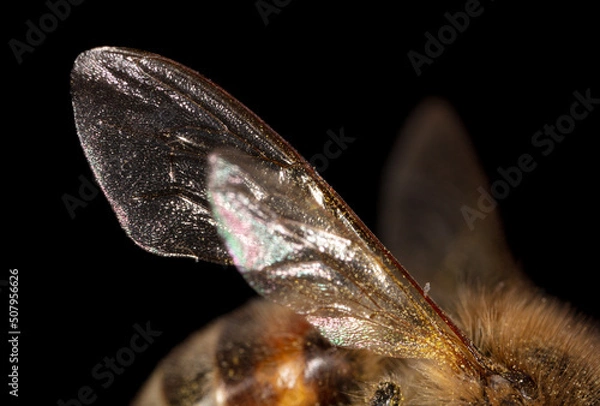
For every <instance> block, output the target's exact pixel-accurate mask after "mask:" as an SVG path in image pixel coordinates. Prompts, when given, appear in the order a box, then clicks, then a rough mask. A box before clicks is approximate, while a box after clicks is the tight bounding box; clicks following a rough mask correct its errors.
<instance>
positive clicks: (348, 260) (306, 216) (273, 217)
mask: <svg viewBox="0 0 600 406" xmlns="http://www.w3.org/2000/svg"><path fill="white" fill-rule="evenodd" d="M210 165H211V167H212V168H211V171H210V178H209V182H208V187H209V195H210V201H211V203H212V205H213V209H212V210H213V212H214V215H215V218H216V220H217V223H218V225H219V230H220V232H221V235H222V236H223V238H224V240H225V242H226V245H227V247H228V248H229V251H230V253H231V255H232V257H233V258H234V262H235V264H236V265H237V266H238V267H239V269H240V271H241V272H242V274H243V275H244V276H245V278H246V279H247V280H248V282H249V283H250V284H251V286H252V287H253V288H254V289H255V290H256V291H258V292H259V293H260V294H261V295H263V296H265V297H266V298H268V299H271V300H273V301H275V302H277V303H279V304H282V305H285V306H288V307H291V308H292V309H294V310H295V311H296V312H298V313H300V314H303V315H305V316H306V318H307V320H308V321H309V322H311V323H312V324H313V325H315V326H317V327H318V328H319V329H320V331H321V332H322V333H323V335H324V336H325V337H327V338H328V339H329V340H331V341H332V342H333V343H334V344H335V345H338V346H345V347H352V348H365V349H369V350H372V351H375V352H378V353H380V354H383V355H388V356H395V357H419V358H422V357H429V358H436V359H449V358H454V357H456V354H454V353H453V352H452V346H453V345H456V342H455V341H456V340H455V337H454V338H452V337H451V336H449V335H447V333H446V332H445V331H444V330H443V328H442V324H443V323H442V322H441V320H440V319H439V318H438V316H437V315H436V314H435V313H434V312H433V311H432V309H431V307H430V305H429V304H428V303H427V302H426V301H425V300H424V298H423V296H422V295H420V293H419V292H418V291H417V290H415V289H414V287H413V286H411V284H410V282H409V281H408V280H406V279H405V278H404V277H403V276H402V275H401V274H400V273H398V272H392V271H391V270H390V268H389V265H388V264H387V263H386V262H387V261H386V259H385V257H384V256H383V255H381V253H377V252H374V251H373V250H372V249H371V247H369V245H368V244H366V243H365V241H363V240H362V239H360V238H358V237H357V234H356V233H355V232H354V231H353V230H352V229H351V228H349V227H348V222H347V221H345V219H344V217H343V215H340V213H336V212H335V211H331V210H330V207H328V205H329V201H330V200H329V199H330V196H328V195H327V193H326V191H324V190H323V189H321V188H320V187H319V185H318V184H317V183H316V182H315V180H314V179H313V178H312V177H311V176H309V175H308V174H307V173H306V172H305V171H304V170H303V168H301V167H300V168H299V167H287V168H282V167H279V166H277V165H273V164H272V163H267V162H265V161H258V160H256V159H253V158H250V157H248V156H247V155H244V154H243V153H240V152H238V151H226V152H224V153H219V154H213V155H212V156H211V157H210ZM452 344H453V345H452Z"/></svg>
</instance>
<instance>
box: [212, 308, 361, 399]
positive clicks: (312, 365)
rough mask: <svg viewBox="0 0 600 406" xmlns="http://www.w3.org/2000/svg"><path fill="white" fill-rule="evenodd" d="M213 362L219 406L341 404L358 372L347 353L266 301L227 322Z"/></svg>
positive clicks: (299, 317) (297, 317)
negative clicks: (215, 365) (215, 364)
mask: <svg viewBox="0 0 600 406" xmlns="http://www.w3.org/2000/svg"><path fill="white" fill-rule="evenodd" d="M216 359H217V368H216V370H217V374H216V380H217V381H218V382H217V387H216V398H217V399H218V400H219V402H221V403H217V404H218V405H221V404H222V405H224V406H225V405H227V406H234V405H235V406H255V405H257V406H258V405H263V406H266V405H273V406H304V405H306V406H309V405H310V406H313V405H319V406H327V405H332V406H333V405H347V404H350V400H349V392H350V391H352V389H353V388H352V385H353V382H355V378H356V374H357V373H359V371H358V370H357V368H356V367H355V366H354V363H353V362H352V361H353V354H352V353H351V352H348V351H344V350H340V349H337V348H335V347H332V346H331V344H329V343H328V342H327V341H326V340H325V339H324V338H323V337H322V336H321V335H320V334H319V333H318V332H317V331H316V330H315V329H314V328H313V327H312V326H311V325H310V324H309V323H308V322H307V321H306V320H305V319H304V318H303V317H301V316H298V315H296V314H295V313H292V312H290V311H288V310H286V309H284V308H280V307H278V306H276V305H272V304H270V303H266V302H255V303H252V304H251V305H250V306H247V307H246V308H244V309H242V310H241V311H239V312H237V313H234V314H233V315H232V316H230V317H229V318H228V319H227V321H226V323H225V325H224V327H223V331H222V338H221V340H219V344H218V346H217V351H216Z"/></svg>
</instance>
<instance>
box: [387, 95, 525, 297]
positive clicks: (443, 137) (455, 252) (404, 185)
mask: <svg viewBox="0 0 600 406" xmlns="http://www.w3.org/2000/svg"><path fill="white" fill-rule="evenodd" d="M382 184H383V185H384V186H383V188H382V194H381V199H380V201H381V204H380V211H379V212H380V213H381V217H380V223H379V230H380V232H381V238H382V241H383V242H384V243H385V244H386V246H387V247H388V248H389V249H390V250H391V251H392V253H393V254H394V255H396V256H397V257H398V258H401V260H402V264H403V265H404V266H405V267H406V268H407V269H408V270H409V271H410V272H411V274H412V275H413V276H414V277H415V279H416V280H417V281H418V282H419V283H421V284H425V283H427V282H430V284H431V290H430V292H429V294H430V295H431V296H433V298H434V299H435V300H436V302H438V303H441V304H442V305H444V304H447V303H449V302H450V301H451V300H452V298H453V297H454V296H455V295H456V287H457V285H458V284H459V283H461V282H464V281H465V280H469V281H478V282H480V283H490V284H493V283H497V282H499V281H501V280H502V279H505V278H512V277H514V275H515V269H516V267H515V264H514V260H513V257H512V255H511V253H510V251H509V248H508V245H507V244H506V241H505V239H504V233H503V230H502V224H501V221H500V217H499V214H498V210H497V209H490V210H486V211H482V209H481V207H480V203H479V201H478V200H479V199H481V196H482V193H487V190H488V179H487V177H486V176H485V174H484V171H483V169H482V167H481V165H480V163H479V162H478V159H477V156H476V154H475V151H474V149H473V147H472V145H471V143H470V141H469V138H468V135H467V132H466V131H465V129H464V127H463V125H462V123H461V122H460V120H459V119H458V117H457V115H456V114H455V112H454V111H453V110H452V109H451V107H450V106H449V105H448V104H447V103H446V102H444V101H442V100H440V99H429V100H426V101H424V102H423V103H422V104H421V105H420V106H418V107H417V108H416V109H415V111H414V112H413V113H412V115H411V116H410V118H409V119H408V120H407V122H406V124H405V125H404V127H403V129H402V130H401V132H400V136H399V138H398V141H397V143H396V145H395V146H394V147H393V149H392V152H391V154H390V157H389V160H388V164H387V167H386V169H385V170H384V179H383V183H382ZM482 191H483V192H482ZM484 203H485V204H486V205H487V206H486V207H490V203H489V202H484ZM406 230H410V232H408V233H407V232H406Z"/></svg>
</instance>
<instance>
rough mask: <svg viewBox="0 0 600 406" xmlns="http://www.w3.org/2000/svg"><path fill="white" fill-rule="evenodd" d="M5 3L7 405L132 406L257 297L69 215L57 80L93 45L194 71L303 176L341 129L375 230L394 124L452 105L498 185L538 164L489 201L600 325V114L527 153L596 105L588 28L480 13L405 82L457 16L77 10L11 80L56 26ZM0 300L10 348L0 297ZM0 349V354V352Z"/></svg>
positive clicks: (537, 17) (339, 178)
mask: <svg viewBox="0 0 600 406" xmlns="http://www.w3.org/2000/svg"><path fill="white" fill-rule="evenodd" d="M16 3H17V2H10V4H7V5H5V7H8V10H7V11H5V14H4V15H5V19H4V21H5V23H4V24H3V25H4V26H5V27H6V33H5V36H4V44H5V46H4V55H5V62H4V66H6V67H7V70H6V71H5V72H6V73H5V84H4V86H6V87H7V88H8V91H7V92H5V93H4V94H5V103H4V114H3V116H4V123H5V129H4V131H3V134H4V140H5V141H4V147H3V157H4V159H3V166H4V168H3V173H4V174H5V175H4V181H3V185H4V188H3V190H4V194H3V201H4V205H3V206H4V213H5V215H4V218H5V220H4V224H6V226H5V227H3V231H4V233H3V234H4V235H3V237H4V243H3V247H4V255H3V257H4V258H6V259H7V261H6V264H5V265H4V267H3V269H1V270H0V272H1V273H0V279H3V280H6V279H8V275H9V274H8V270H9V269H11V268H18V269H19V288H20V290H19V299H20V300H19V312H20V314H19V316H20V323H19V326H20V330H21V331H22V333H21V336H20V338H19V340H20V343H19V351H20V352H19V356H20V358H19V371H20V386H19V389H20V391H19V394H20V397H19V399H18V402H19V403H21V404H34V400H35V401H36V402H37V403H35V404H47V405H55V404H57V402H58V400H59V399H63V400H68V399H71V398H74V397H76V396H77V392H78V390H79V389H80V388H81V387H83V386H86V385H87V386H90V387H92V389H93V390H94V393H95V394H96V395H97V399H96V401H95V402H94V404H96V405H100V404H127V403H128V402H129V400H130V399H131V397H132V396H133V395H134V393H135V392H136V390H137V389H138V387H139V385H140V384H141V383H142V382H143V380H144V379H145V377H147V375H148V374H149V372H150V371H151V369H152V367H153V366H154V364H155V363H156V362H157V361H158V360H159V359H160V358H161V357H162V356H164V355H165V354H166V352H167V351H168V350H169V349H170V348H172V347H173V346H174V345H175V344H176V343H178V342H180V341H181V340H182V339H183V338H184V337H186V335H188V334H189V333H190V332H192V331H194V330H195V329H197V328H199V327H201V326H203V325H204V324H206V323H207V322H208V321H209V320H211V319H213V318H214V317H216V316H218V315H220V314H223V313H224V312H227V311H229V310H231V309H233V308H235V307H237V306H239V305H240V304H241V303H243V302H244V301H245V300H247V298H248V297H249V296H251V295H252V292H251V291H250V289H249V288H248V287H246V285H245V284H244V282H243V281H242V280H241V278H240V277H239V276H238V275H237V273H236V271H235V270H234V269H223V268H221V267H219V266H211V265H207V264H205V263H195V262H194V261H192V260H185V259H171V258H161V257H157V256H154V255H151V254H149V253H147V252H145V251H143V250H141V249H140V248H138V247H137V246H136V245H134V243H133V242H131V241H130V240H129V239H128V238H127V237H126V235H125V233H124V232H122V231H121V229H120V227H119V225H118V223H117V220H116V218H115V216H114V215H113V213H112V212H111V210H110V208H109V206H108V203H107V201H106V200H105V199H104V197H103V196H101V195H98V196H97V197H95V198H94V199H92V200H91V201H89V202H88V204H87V206H86V207H80V208H78V209H76V210H75V218H73V219H72V218H71V217H70V215H69V212H68V210H67V208H66V207H65V204H64V202H63V197H64V196H65V194H67V195H71V196H73V197H78V194H79V191H78V189H79V187H80V179H79V177H80V176H83V177H85V178H86V179H89V180H91V179H92V174H91V171H90V169H89V167H88V165H87V163H86V161H85V158H84V156H83V153H82V150H81V148H80V146H79V143H78V139H77V135H76V133H75V129H74V124H73V118H72V111H71V105H70V96H69V72H70V69H71V66H72V63H73V60H74V59H75V57H76V56H77V55H78V54H79V53H80V52H82V51H84V50H86V49H89V48H92V47H96V46H101V45H114V46H127V47H133V48H139V49H144V50H148V51H152V52H156V53H159V54H162V55H164V56H167V57H169V58H171V59H174V60H176V61H179V62H181V63H183V64H184V65H187V66H190V67H192V68H193V69H195V70H197V71H199V72H201V73H202V74H204V75H205V76H207V77H209V78H211V79H212V80H213V81H215V82H216V83H218V84H219V85H221V86H222V87H223V88H224V89H226V90H227V91H228V92H230V93H231V94H233V95H234V96H235V97H236V98H238V99H239V100H240V101H242V102H243V103H244V104H246V105H247V106H248V107H249V108H250V109H251V110H253V111H254V112H256V113H257V114H258V115H259V116H260V117H262V118H263V119H264V120H265V121H266V122H267V123H269V124H270V125H271V126H272V127H273V128H274V129H275V130H276V131H278V132H279V133H280V134H282V135H283V136H284V138H286V139H287V140H289V141H290V142H291V144H292V145H294V146H295V147H297V148H298V149H299V151H300V152H301V153H302V154H303V155H304V156H306V157H311V156H312V155H314V154H315V153H318V152H321V151H322V148H323V145H324V143H325V141H326V140H327V135H326V132H327V130H329V129H332V130H334V131H337V130H338V129H339V128H340V127H343V128H344V131H345V134H346V136H349V137H355V138H356V141H355V142H354V143H352V144H350V145H349V147H348V148H347V150H346V151H344V153H343V154H342V155H341V156H340V157H339V158H337V159H335V160H332V161H331V162H330V163H329V166H328V168H327V170H326V171H325V172H324V173H323V175H324V177H325V178H326V179H327V180H328V181H329V182H330V184H331V185H332V186H333V187H334V188H335V189H336V190H337V191H338V192H339V193H340V194H341V195H342V196H343V197H344V199H345V200H346V201H347V202H348V204H349V205H350V206H351V207H353V208H354V210H355V211H356V212H357V213H358V214H359V216H360V217H361V218H362V219H363V220H364V221H365V222H366V223H367V225H369V226H370V227H372V228H374V227H375V223H376V218H377V210H376V208H377V196H378V193H379V188H380V185H379V183H378V179H379V177H380V173H381V167H382V164H383V162H385V159H386V154H387V152H388V151H389V149H390V147H391V145H392V142H393V141H394V139H395V136H396V134H397V131H398V129H399V127H400V126H401V124H402V122H403V120H404V119H405V118H406V117H407V115H408V114H409V113H410V111H411V109H412V108H413V107H414V106H415V105H416V104H417V103H418V102H419V100H421V99H422V98H424V97H426V96H430V95H438V96H442V97H445V98H447V99H448V100H449V101H450V102H451V103H452V104H453V105H454V106H455V107H456V109H457V110H458V112H459V114H460V115H461V117H462V118H463V120H464V122H465V124H466V126H467V128H468V130H469V132H470V133H471V134H472V136H473V139H474V142H475V145H476V147H477V149H478V151H479V153H480V155H481V157H482V160H483V163H484V166H485V169H486V171H487V172H488V174H489V175H490V177H491V178H492V179H495V178H497V174H496V172H495V170H496V167H498V166H502V167H505V168H506V167H507V166H512V165H514V164H515V163H516V161H517V158H518V157H519V156H520V155H521V154H523V153H531V154H533V155H534V156H535V157H536V158H539V159H537V161H538V167H537V168H536V169H535V170H534V171H533V172H531V173H529V174H527V175H526V176H525V178H524V179H523V181H522V182H521V184H520V185H519V186H518V187H516V188H514V189H512V190H511V193H510V196H509V197H508V198H507V199H504V200H503V201H502V202H501V207H500V211H501V214H502V216H503V219H504V220H505V224H506V230H507V235H508V238H509V242H510V244H511V247H512V248H513V250H514V252H515V254H516V255H517V257H518V258H519V260H520V261H521V263H522V264H523V266H524V268H525V270H526V271H527V272H528V273H530V275H531V276H532V278H533V279H534V280H535V281H536V283H538V284H539V285H540V286H542V287H543V288H544V289H546V290H547V291H549V292H550V293H552V294H554V295H557V296H559V297H561V298H563V299H564V300H566V301H569V302H571V303H573V304H574V306H575V307H577V308H579V309H580V310H582V311H583V312H584V313H586V314H588V315H591V316H594V317H596V318H597V317H598V316H599V315H600V312H599V309H598V306H597V303H596V301H597V296H598V293H597V290H598V289H597V286H596V283H595V278H596V276H597V275H596V274H597V272H598V266H597V262H596V257H597V246H596V242H597V235H596V232H597V231H596V230H597V226H596V222H595V219H596V212H597V208H596V207H597V205H596V202H597V198H596V197H595V195H594V194H593V193H594V191H595V189H596V185H597V180H596V172H595V167H596V165H595V163H596V162H595V160H596V159H597V157H598V156H599V154H598V151H597V150H596V149H595V145H597V144H596V143H595V142H594V141H595V138H597V136H598V134H599V131H598V130H599V128H600V126H599V125H598V115H599V114H600V112H599V111H598V110H600V107H598V106H597V107H596V110H595V111H593V112H592V113H590V114H589V116H588V117H587V118H586V119H584V120H582V121H580V122H577V125H576V128H575V130H574V131H573V132H572V133H571V134H569V135H568V136H567V137H566V139H565V140H564V141H563V142H562V143H561V144H559V145H557V147H556V148H555V150H554V151H553V152H552V153H551V154H549V155H548V156H547V157H542V156H541V155H540V154H539V149H536V148H534V147H533V146H532V144H531V137H532V135H533V134H534V133H535V132H536V131H538V130H541V129H542V128H543V126H544V124H554V123H555V122H556V119H557V118H558V117H560V116H561V115H563V114H568V113H569V107H570V106H571V104H572V103H573V101H574V100H575V99H574V96H573V92H574V91H577V90H578V91H580V92H582V93H585V90H586V89H588V88H591V94H592V96H596V97H597V98H600V87H599V86H598V84H599V81H598V80H597V77H598V72H599V71H600V70H599V69H598V68H599V65H598V63H597V62H596V60H597V58H598V44H597V40H598V32H597V21H595V20H596V19H595V18H594V12H592V10H591V9H586V8H585V7H581V8H580V7H578V6H577V5H576V4H575V3H572V2H569V3H568V4H569V5H566V3H565V4H557V5H554V4H548V3H546V4H543V5H531V4H529V5H524V4H519V3H518V2H507V1H495V2H492V1H482V3H481V7H483V13H482V14H481V15H480V16H479V17H476V18H473V19H471V21H470V25H469V27H468V28H467V29H466V30H465V32H463V33H461V34H459V35H458V37H457V38H456V40H455V41H454V42H453V43H452V44H449V45H447V46H446V48H445V51H444V53H443V55H442V56H440V57H439V58H436V59H435V60H434V62H433V63H432V64H431V65H430V66H424V67H423V73H422V75H421V76H417V75H416V73H415V71H414V69H413V68H412V66H411V64H410V62H409V60H408V58H407V53H408V51H409V50H411V49H412V50H415V51H417V52H420V53H423V48H424V43H425V40H426V38H425V36H424V35H425V32H431V33H433V34H435V33H436V32H437V30H438V29H439V28H440V27H441V26H443V25H445V24H447V21H446V19H445V18H444V13H446V12H450V13H455V12H457V11H462V10H464V7H465V3H466V2H465V1H464V0H461V1H448V2H443V4H438V3H431V2H419V4H418V5H414V4H413V5H411V4H400V5H391V3H389V4H388V3H385V2H372V3H366V2H358V3H356V5H349V4H348V2H342V1H332V2H327V5H325V4H323V3H322V2H318V1H291V2H289V4H288V5H287V6H285V7H282V8H281V10H280V13H279V14H272V15H270V16H269V24H268V25H265V23H264V22H263V20H262V19H261V17H260V15H259V13H258V11H257V9H256V5H255V1H254V0H249V1H238V2H231V1H222V2H216V1H212V2H189V3H186V2H180V1H169V2H160V3H156V5H149V4H148V2H133V1H131V2H116V1H93V0H87V1H85V2H83V3H82V4H80V5H76V6H71V9H70V11H69V13H68V16H67V17H66V18H65V19H64V21H59V22H58V24H57V27H56V29H54V30H53V31H52V32H49V33H48V34H47V35H46V38H45V40H44V41H43V42H42V43H41V44H39V45H37V46H35V47H34V51H33V52H31V53H26V54H25V55H24V56H23V61H22V63H20V64H19V63H17V61H16V59H15V56H14V55H13V52H12V51H11V49H10V47H9V46H8V43H9V41H10V40H11V39H16V40H19V41H25V34H26V31H27V29H28V27H27V25H26V21H27V20H31V21H33V22H34V24H36V25H38V23H37V22H38V20H39V18H40V16H42V15H44V14H46V13H48V12H49V11H48V6H47V5H46V4H45V3H44V1H29V2H20V3H18V4H16ZM279 3H280V4H284V3H286V2H284V1H280V2H279ZM440 3H442V2H440ZM588 233H589V234H588ZM0 288H1V289H2V292H1V295H2V303H3V304H2V310H0V312H1V313H0V314H1V316H0V320H1V323H2V324H3V326H2V327H3V328H2V331H8V327H7V313H8V311H7V310H5V309H7V294H8V290H7V289H6V287H0ZM213 294H214V295H215V296H214V297H212V296H209V295H213ZM147 322H150V325H151V326H152V328H153V329H155V330H159V331H161V332H162V334H161V336H160V337H158V338H157V339H156V341H155V342H154V343H153V344H152V345H151V346H150V347H149V348H148V349H147V350H146V351H144V352H143V353H141V354H138V355H137V357H136V359H135V361H134V362H133V363H132V365H130V366H128V367H126V368H125V371H124V372H123V373H122V374H121V375H119V376H116V377H115V380H114V382H112V383H111V384H110V385H108V387H107V388H103V387H102V385H101V383H103V382H105V381H98V380H96V379H95V378H94V377H92V375H91V370H92V369H93V368H94V366H95V365H97V364H98V363H102V362H103V359H104V358H105V357H114V356H115V354H116V352H117V351H118V350H119V349H121V348H122V347H125V346H128V345H129V340H130V338H131V337H132V335H133V334H134V329H133V327H132V326H133V325H134V324H136V323H138V324H141V325H145V324H146V323H147ZM1 340H2V342H3V344H6V336H5V335H4V333H3V335H2V338H1ZM2 348H3V350H2V353H0V358H2V361H4V362H5V363H4V364H3V365H5V366H6V367H5V368H4V369H2V372H1V373H0V376H2V377H3V378H2V386H1V387H2V388H3V389H2V391H3V392H7V391H8V387H7V386H6V384H5V381H7V380H8V378H6V375H7V374H8V371H9V369H8V365H7V363H6V361H8V348H7V347H2ZM4 348H6V349H5V350H4ZM12 400H13V402H14V401H15V399H12Z"/></svg>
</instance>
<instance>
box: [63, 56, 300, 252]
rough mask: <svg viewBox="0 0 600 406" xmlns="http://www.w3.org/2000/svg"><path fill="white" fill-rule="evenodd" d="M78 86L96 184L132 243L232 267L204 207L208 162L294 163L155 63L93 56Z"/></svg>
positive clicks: (230, 106)
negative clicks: (223, 153) (243, 158)
mask: <svg viewBox="0 0 600 406" xmlns="http://www.w3.org/2000/svg"><path fill="white" fill-rule="evenodd" d="M71 87H72V96H73V109H74V112H75V123H76V126H77V132H78V134H79V137H80V140H81V144H82V145H83V148H84V151H85V152H86V154H87V157H88V159H89V161H90V163H91V166H92V169H93V171H94V173H95V175H96V178H97V179H98V182H99V183H100V185H101V187H102V189H103V190H104V192H105V194H106V196H107V197H108V199H109V200H110V203H111V205H112V207H113V208H114V210H115V212H116V213H117V215H118V217H119V221H120V223H121V225H122V226H123V228H124V229H125V230H126V231H127V233H128V234H129V236H130V237H131V238H132V239H133V240H134V241H136V242H137V243H138V244H139V245H141V246H142V247H143V248H145V249H148V250H150V251H153V252H155V253H159V254H162V255H184V256H191V257H196V258H200V259H203V260H208V261H214V262H219V263H229V262H230V261H229V256H228V254H227V252H226V251H225V250H224V249H223V246H222V244H221V241H220V239H219V238H218V236H217V235H216V232H215V228H214V224H213V220H212V218H211V216H210V213H209V212H208V207H207V200H206V188H205V185H204V180H205V178H206V176H205V168H206V165H205V160H206V156H207V154H208V152H210V151H211V150H213V149H214V148H216V147H219V146H220V147H222V146H229V147H232V148H235V149H238V150H240V151H244V152H245V153H247V154H250V155H258V156H263V157H268V159H270V160H274V161H277V162H279V163H281V164H290V163H292V162H294V161H295V160H296V159H297V157H296V156H295V155H297V154H296V153H295V152H294V151H293V150H292V149H291V148H290V147H289V146H287V144H286V143H285V141H283V140H282V139H281V138H280V137H279V136H277V135H276V134H275V133H274V132H273V131H272V130H271V129H270V128H268V127H267V126H266V125H265V124H264V123H263V122H262V121H261V120H259V119H258V118H257V117H256V116H255V115H254V114H252V113H251V112H250V111H248V110H247V109H246V108H245V107H244V106H242V105H241V104H240V103H239V102H237V101H236V100H235V99H233V98H232V97H231V96H230V95H228V94H227V93H226V92H224V91H223V90H221V89H220V88H219V87H218V86H216V85H214V84H213V83H211V82H210V81H208V80H207V79H205V78H203V77H202V76H200V75H199V74H197V73H195V72H193V71H191V70H189V69H187V68H185V67H183V66H181V65H179V64H177V63H176V62H173V61H170V60H168V59H166V58H162V57H160V56H158V55H154V54H149V53H145V52H141V51H135V50H129V49H120V48H97V49H92V50H90V51H87V52H85V53H83V54H81V55H80V56H79V57H78V58H77V60H76V61H75V65H74V67H73V72H72V76H71Z"/></svg>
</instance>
